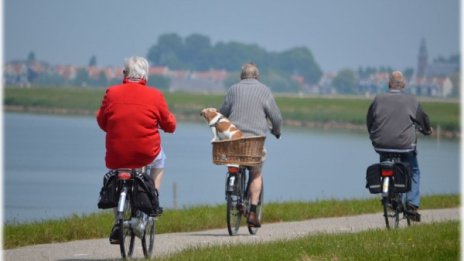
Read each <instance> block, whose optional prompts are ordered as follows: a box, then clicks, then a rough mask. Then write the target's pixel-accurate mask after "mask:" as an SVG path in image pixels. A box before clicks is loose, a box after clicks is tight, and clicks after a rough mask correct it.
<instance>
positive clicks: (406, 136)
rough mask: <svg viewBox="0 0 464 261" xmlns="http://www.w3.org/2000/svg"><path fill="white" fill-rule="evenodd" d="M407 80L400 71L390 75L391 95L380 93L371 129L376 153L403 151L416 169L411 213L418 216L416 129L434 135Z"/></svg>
mask: <svg viewBox="0 0 464 261" xmlns="http://www.w3.org/2000/svg"><path fill="white" fill-rule="evenodd" d="M404 87H405V80H404V77H403V74H402V73H401V72H400V71H394V72H392V73H391V75H390V80H389V83H388V88H389V90H388V92H387V93H384V94H379V95H377V96H376V97H375V98H374V101H373V102H372V104H371V105H370V107H369V111H368V113H367V130H368V131H369V137H370V139H371V141H372V145H373V146H374V149H375V151H377V152H378V153H379V154H380V160H382V159H383V157H382V153H386V152H400V153H402V157H401V160H402V161H405V162H408V163H409V164H410V166H411V170H412V182H411V191H410V192H408V194H407V198H408V202H407V207H408V210H409V211H411V212H413V213H414V214H416V215H415V216H418V214H417V209H418V208H419V204H420V192H419V184H420V171H419V165H418V162H417V151H416V144H417V136H416V129H417V130H419V131H420V132H422V133H423V134H424V135H430V134H431V133H432V129H431V127H430V121H429V117H428V116H427V114H426V113H425V111H424V110H423V109H422V107H421V105H420V103H419V102H418V101H417V99H416V97H415V96H413V95H409V94H405V93H404V92H403V88H404Z"/></svg>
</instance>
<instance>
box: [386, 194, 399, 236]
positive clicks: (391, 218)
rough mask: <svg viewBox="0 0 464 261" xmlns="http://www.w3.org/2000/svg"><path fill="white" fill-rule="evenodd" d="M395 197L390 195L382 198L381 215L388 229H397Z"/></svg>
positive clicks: (397, 216) (397, 214)
mask: <svg viewBox="0 0 464 261" xmlns="http://www.w3.org/2000/svg"><path fill="white" fill-rule="evenodd" d="M396 200H397V199H396V197H395V196H392V195H391V194H390V193H389V195H388V196H387V197H382V205H383V215H384V218H385V224H386V226H387V228H388V229H391V228H398V226H399V212H400V211H399V209H398V204H397V202H398V201H396Z"/></svg>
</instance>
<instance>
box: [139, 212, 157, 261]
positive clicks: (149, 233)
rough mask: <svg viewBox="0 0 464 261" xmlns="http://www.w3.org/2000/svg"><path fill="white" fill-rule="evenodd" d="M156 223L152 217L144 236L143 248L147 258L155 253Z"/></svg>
mask: <svg viewBox="0 0 464 261" xmlns="http://www.w3.org/2000/svg"><path fill="white" fill-rule="evenodd" d="M155 225H156V220H155V219H154V218H152V217H150V218H149V219H148V222H147V225H146V227H145V231H144V233H143V237H142V250H143V255H144V256H145V258H151V256H152V255H153V249H154V246H155ZM147 243H148V244H147Z"/></svg>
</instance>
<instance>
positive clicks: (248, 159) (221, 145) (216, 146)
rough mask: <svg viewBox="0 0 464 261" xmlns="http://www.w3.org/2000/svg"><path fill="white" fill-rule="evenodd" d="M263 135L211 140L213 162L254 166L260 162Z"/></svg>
mask: <svg viewBox="0 0 464 261" xmlns="http://www.w3.org/2000/svg"><path fill="white" fill-rule="evenodd" d="M265 139H266V137H265V136H256V137H247V138H241V139H236V140H221V141H213V163H214V164H217V165H225V164H238V165H242V166H255V165H259V164H261V159H262V157H263V148H264V140H265Z"/></svg>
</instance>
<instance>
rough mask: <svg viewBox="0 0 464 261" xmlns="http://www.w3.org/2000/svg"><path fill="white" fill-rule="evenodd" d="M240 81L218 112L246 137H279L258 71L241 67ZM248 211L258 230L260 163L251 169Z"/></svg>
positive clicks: (277, 123)
mask: <svg viewBox="0 0 464 261" xmlns="http://www.w3.org/2000/svg"><path fill="white" fill-rule="evenodd" d="M240 79H241V81H240V82H238V83H237V84H234V85H232V86H231V87H230V88H229V90H228V91H227V93H226V96H225V98H224V103H223V104H222V107H221V109H220V112H221V113H222V114H223V115H224V116H226V117H227V118H229V119H230V120H231V121H232V122H233V123H234V124H235V125H236V126H237V128H238V129H239V130H241V131H242V133H243V134H244V135H245V136H246V137H249V136H264V135H266V133H267V132H268V131H270V132H271V133H272V134H273V135H274V136H275V137H276V138H280V131H281V125H282V116H281V113H280V110H279V107H277V104H276V102H275V100H274V97H273V95H272V93H271V90H270V89H269V88H268V87H267V86H266V85H264V84H262V83H261V82H259V81H258V80H259V70H258V67H257V66H256V65H255V64H253V63H247V64H245V65H243V66H242V71H241V75H240ZM250 173H251V178H252V181H251V184H250V194H251V209H250V214H249V216H248V220H247V222H248V224H249V225H250V226H254V227H260V226H261V224H260V222H259V220H258V218H257V216H256V205H257V204H258V200H259V193H260V191H261V186H262V175H261V173H262V164H261V165H260V166H256V167H251V168H250Z"/></svg>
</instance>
